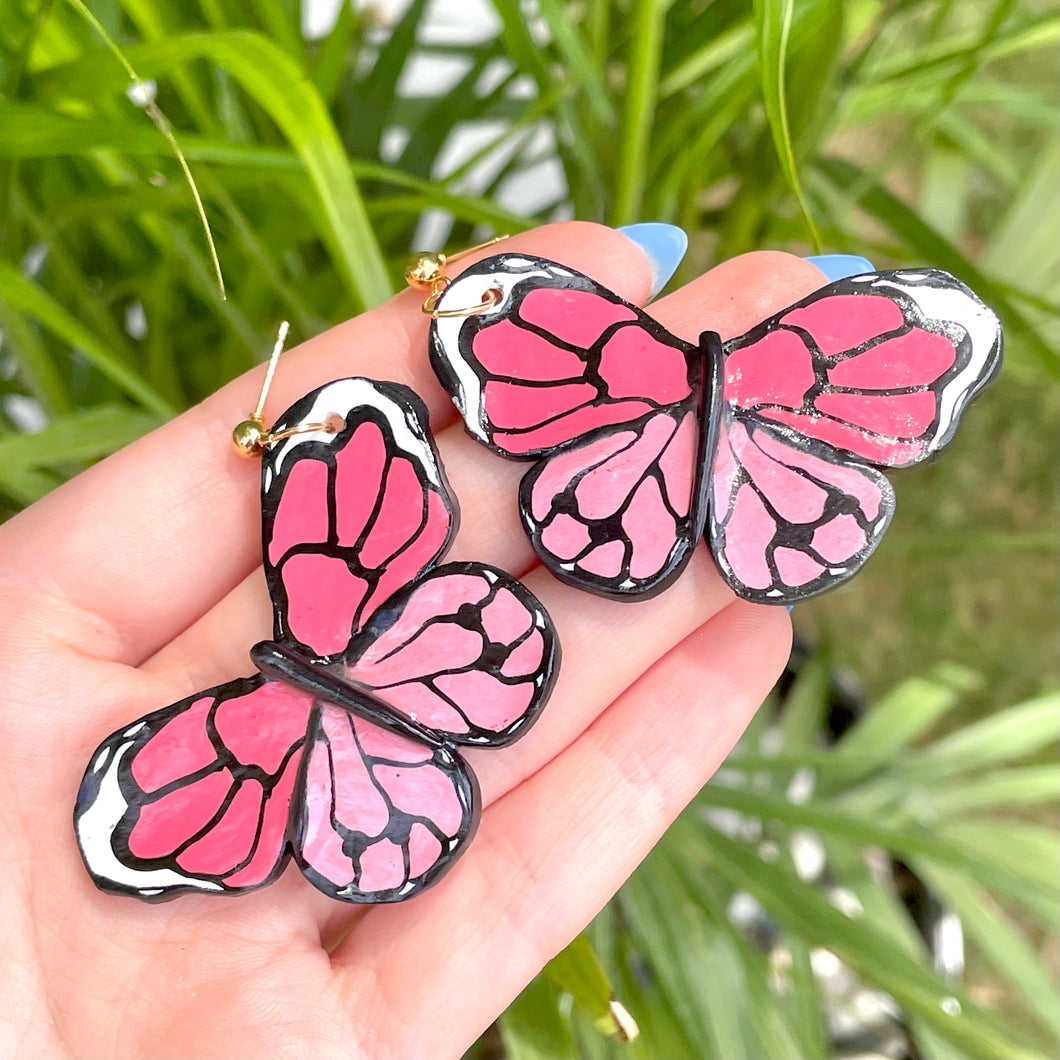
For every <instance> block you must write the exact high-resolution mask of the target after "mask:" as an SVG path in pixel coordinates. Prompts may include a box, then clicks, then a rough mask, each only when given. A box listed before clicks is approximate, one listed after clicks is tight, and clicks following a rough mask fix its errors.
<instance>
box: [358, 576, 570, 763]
mask: <svg viewBox="0 0 1060 1060" xmlns="http://www.w3.org/2000/svg"><path fill="white" fill-rule="evenodd" d="M558 657H559V646H558V643H557V640H556V634H555V630H554V628H553V626H552V621H551V619H550V618H549V617H548V614H547V612H546V611H545V609H544V608H543V607H542V606H541V604H540V603H539V602H538V600H537V599H536V598H535V597H534V596H533V594H532V593H530V592H529V590H527V589H526V588H525V587H524V586H523V585H522V584H520V582H519V581H517V580H516V579H515V578H513V577H512V576H511V575H510V574H506V573H505V572H504V571H501V570H497V569H495V568H493V567H488V566H486V565H484V564H481V563H447V564H445V565H444V566H441V567H438V568H437V569H435V570H433V571H431V572H430V573H429V574H427V575H425V576H424V577H423V578H422V579H420V580H419V581H418V582H417V583H416V584H415V585H412V586H409V587H408V588H407V589H405V590H404V591H402V592H401V593H399V594H397V595H396V596H395V597H394V598H393V599H392V600H390V601H388V602H387V605H386V606H385V608H383V609H382V610H381V611H379V612H377V613H376V614H375V615H374V616H373V617H372V619H371V620H370V622H369V623H368V625H367V626H366V627H365V629H364V630H363V631H362V633H361V634H360V635H359V636H358V637H356V638H355V639H354V640H353V642H352V643H351V644H350V648H349V652H348V653H347V656H346V660H345V667H346V676H347V678H348V679H349V680H351V681H352V682H353V683H354V684H359V685H363V686H365V687H367V688H370V689H372V690H373V691H374V692H375V693H376V694H377V695H378V696H379V697H380V698H382V699H385V700H386V702H387V703H388V704H389V705H390V706H392V707H394V708H396V709H397V710H399V711H401V712H402V713H404V714H405V715H406V716H408V717H410V718H412V719H413V720H414V721H415V722H417V723H419V724H421V725H425V726H427V727H428V728H430V729H431V730H433V731H434V732H435V733H438V734H441V735H442V736H443V737H444V738H445V739H447V740H449V741H451V742H453V743H459V744H477V745H482V746H490V747H498V746H501V745H502V744H506V743H510V742H511V741H512V740H514V739H516V738H517V737H519V736H521V735H522V734H523V733H524V732H526V730H527V729H528V728H529V727H530V726H531V725H532V724H533V722H534V721H535V720H536V719H537V717H538V715H539V714H540V712H541V710H542V708H543V707H544V705H545V702H546V701H547V699H548V696H549V693H550V691H551V688H552V684H553V681H554V679H555V674H556V670H557V666H558Z"/></svg>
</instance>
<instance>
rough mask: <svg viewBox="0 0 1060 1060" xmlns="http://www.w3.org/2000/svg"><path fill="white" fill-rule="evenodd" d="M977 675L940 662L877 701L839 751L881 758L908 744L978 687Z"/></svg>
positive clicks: (841, 744) (857, 755)
mask: <svg viewBox="0 0 1060 1060" xmlns="http://www.w3.org/2000/svg"><path fill="white" fill-rule="evenodd" d="M976 684H977V680H976V677H975V675H974V674H972V673H971V672H970V671H968V670H965V669H963V668H961V667H956V666H952V665H946V664H943V665H940V666H938V667H936V668H935V670H934V672H933V673H931V674H929V675H928V676H927V677H912V678H909V679H908V680H906V681H903V682H902V683H901V684H900V685H899V686H898V687H897V688H896V689H895V690H894V691H893V692H891V693H890V694H889V695H888V696H886V697H885V698H884V699H882V700H881V701H880V702H879V703H877V704H875V705H874V706H873V708H872V710H870V711H868V712H867V713H866V714H865V715H864V717H862V718H861V719H860V720H859V721H858V722H857V724H855V725H854V726H853V728H851V729H849V730H848V731H847V733H846V734H845V735H844V737H843V738H842V740H840V742H839V744H838V746H837V748H836V754H838V755H840V756H846V755H850V756H853V757H855V758H857V757H862V756H872V757H880V756H884V755H887V754H893V753H895V752H897V751H899V750H901V749H903V748H906V747H908V746H909V745H910V744H911V743H913V742H914V741H915V740H916V739H917V737H919V736H921V735H923V734H924V733H925V732H927V731H928V730H929V729H930V728H931V726H932V725H934V724H935V723H936V722H937V721H938V720H939V719H940V718H942V717H943V716H945V715H946V714H947V713H948V712H949V711H951V710H953V708H954V707H956V706H957V704H958V703H959V702H960V697H961V693H963V692H967V691H969V690H970V689H972V688H974V687H975V686H976Z"/></svg>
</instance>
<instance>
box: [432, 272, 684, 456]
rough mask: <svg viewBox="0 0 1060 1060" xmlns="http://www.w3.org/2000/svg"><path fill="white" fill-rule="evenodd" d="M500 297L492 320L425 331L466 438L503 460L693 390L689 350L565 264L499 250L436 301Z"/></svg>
mask: <svg viewBox="0 0 1060 1060" xmlns="http://www.w3.org/2000/svg"><path fill="white" fill-rule="evenodd" d="M485 291H494V292H496V297H497V298H498V301H497V304H496V305H495V306H494V307H493V308H492V309H490V310H489V311H488V312H485V313H482V314H479V315H472V316H464V317H459V316H458V317H448V318H446V317H443V318H440V319H437V320H435V321H434V322H433V323H432V325H431V359H432V363H433V365H434V368H435V371H436V372H437V373H438V375H439V378H440V379H441V380H442V383H443V384H444V385H445V386H446V388H447V389H448V390H449V393H450V394H451V395H452V396H453V399H454V401H455V402H456V405H457V407H458V408H459V409H460V411H461V413H462V414H463V416H464V420H465V422H466V423H467V427H468V430H469V431H470V432H471V433H472V434H473V435H474V436H475V437H476V438H478V439H479V440H480V441H482V442H484V443H485V444H486V445H488V446H490V447H491V448H492V449H494V450H495V451H497V452H499V453H501V454H502V455H506V456H540V455H542V454H544V453H548V452H550V451H551V450H553V449H554V448H555V447H556V446H558V445H562V444H563V443H564V442H568V441H570V440H571V439H573V438H577V437H580V436H582V435H584V434H587V433H588V432H589V431H592V430H595V429H597V428H600V427H605V426H607V425H609V424H615V423H628V422H630V421H632V420H636V419H638V418H640V417H641V416H643V415H645V414H647V413H650V412H652V411H654V410H657V409H660V408H664V407H667V406H670V405H673V404H676V403H679V402H682V401H684V400H686V399H687V398H688V397H689V396H690V394H691V387H690V384H689V355H690V353H691V351H692V347H691V346H689V345H688V344H687V343H685V342H682V341H681V340H680V339H678V338H676V337H675V336H673V335H671V334H670V333H669V332H668V331H666V330H665V329H664V328H663V327H662V326H661V325H659V324H658V323H657V322H656V321H654V320H652V318H651V317H649V316H648V315H647V314H646V313H644V312H643V311H642V310H641V309H638V308H637V307H636V306H633V305H630V304H629V303H628V302H625V301H623V300H622V299H621V298H619V297H618V295H616V294H614V293H613V292H612V291H609V290H608V289H607V288H606V287H602V286H601V285H600V284H598V283H596V282H594V281H593V280H590V279H589V278H588V277H587V276H583V275H582V274H581V273H578V272H575V271H574V270H573V269H569V268H567V267H566V266H563V265H558V264H556V263H555V262H551V261H546V260H545V259H543V258H528V257H522V256H517V255H511V254H502V255H498V256H497V257H493V258H488V259H486V260H485V261H482V262H479V263H478V264H477V265H474V266H472V267H471V268H470V269H468V270H467V271H466V272H465V273H463V274H462V275H461V276H460V277H459V278H458V279H457V280H456V281H454V282H453V283H452V284H450V286H449V287H448V288H446V291H445V294H444V295H443V296H442V298H441V300H440V302H439V304H438V308H439V309H441V310H443V311H448V310H455V309H459V308H460V307H461V306H466V305H475V304H478V303H479V302H481V301H482V299H483V293H484V292H485Z"/></svg>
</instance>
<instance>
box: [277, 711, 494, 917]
mask: <svg viewBox="0 0 1060 1060" xmlns="http://www.w3.org/2000/svg"><path fill="white" fill-rule="evenodd" d="M302 783H303V788H302V798H301V799H300V815H299V819H298V824H297V833H296V835H297V840H296V851H295V853H296V857H297V859H298V863H299V866H300V867H301V869H302V871H303V873H305V875H306V878H307V879H308V880H309V881H310V882H311V883H312V884H313V885H314V886H316V887H318V888H319V889H320V890H321V891H323V892H324V893H325V894H327V895H328V896H329V897H332V898H337V899H340V900H342V901H347V902H399V901H402V900H404V899H406V898H409V897H411V896H412V895H413V894H415V893H417V892H418V891H421V890H423V889H424V888H425V887H429V886H430V885H431V884H432V883H434V882H435V881H437V880H438V879H439V878H440V877H441V875H442V874H443V873H444V872H445V871H446V869H448V868H449V866H450V865H451V864H452V863H453V861H454V860H455V859H456V858H457V857H458V856H459V855H460V854H461V853H462V852H463V848H464V846H465V844H466V843H467V842H468V840H470V838H471V836H472V834H473V833H474V830H475V826H476V824H477V807H478V791H477V787H476V784H475V780H474V777H473V776H472V774H471V772H470V771H469V770H468V769H467V767H466V766H465V764H464V763H463V761H462V760H461V759H460V757H459V756H458V755H457V754H456V753H455V752H454V751H452V750H450V749H449V748H447V747H445V746H442V745H439V746H436V747H427V746H425V745H424V744H422V743H418V742H413V741H411V740H409V739H407V738H405V737H404V736H399V735H396V734H394V733H391V732H388V731H387V730H385V729H382V728H380V727H379V726H377V725H373V724H371V723H370V722H367V721H364V720H363V719H361V718H355V717H354V716H353V715H351V714H349V713H347V712H346V711H343V710H340V709H339V708H337V707H333V706H328V705H325V706H323V707H322V709H321V710H320V712H319V713H318V715H317V717H316V721H315V724H314V726H313V732H312V739H311V743H310V746H309V749H308V750H307V752H306V763H305V772H304V775H303V780H302Z"/></svg>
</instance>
